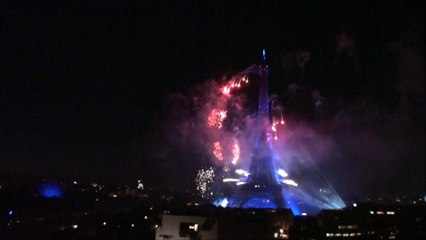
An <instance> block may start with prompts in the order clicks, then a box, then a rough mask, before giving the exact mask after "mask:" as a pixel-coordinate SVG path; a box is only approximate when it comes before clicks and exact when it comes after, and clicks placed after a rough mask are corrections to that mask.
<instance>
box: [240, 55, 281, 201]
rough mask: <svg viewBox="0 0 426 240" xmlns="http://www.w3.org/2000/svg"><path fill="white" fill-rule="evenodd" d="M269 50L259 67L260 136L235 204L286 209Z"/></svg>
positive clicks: (257, 136)
mask: <svg viewBox="0 0 426 240" xmlns="http://www.w3.org/2000/svg"><path fill="white" fill-rule="evenodd" d="M265 55H266V54H265V50H263V63H262V64H261V65H260V66H259V68H258V70H259V73H258V74H259V77H260V78H259V108H258V114H257V126H256V138H255V142H254V147H253V152H252V156H251V165H250V170H249V173H250V175H249V176H248V178H247V181H246V183H245V184H243V185H241V186H240V188H239V190H238V193H237V196H236V199H235V204H236V206H238V207H244V208H248V207H253V208H284V207H285V204H284V198H283V195H282V185H281V184H280V183H279V181H278V179H277V177H276V171H275V166H274V160H273V155H272V146H271V141H272V134H271V125H270V120H269V101H268V75H269V67H268V65H267V64H266V56H265Z"/></svg>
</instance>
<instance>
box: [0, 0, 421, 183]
mask: <svg viewBox="0 0 426 240" xmlns="http://www.w3.org/2000/svg"><path fill="white" fill-rule="evenodd" d="M423 7H424V4H420V3H417V2H408V3H407V2H389V1H377V2H374V3H370V2H369V1H366V2H363V1H355V2H347V1H336V2H334V1H332V2H329V1H327V2H325V1H318V2H317V1H315V2H313V1H312V2H311V1H308V2H302V3H299V2H284V3H283V2H272V1H265V2H254V1H242V2H233V3H225V2H220V3H215V4H213V3H203V2H184V3H178V2H176V1H170V2H163V1H161V2H150V3H135V2H97V1H91V2H86V1H81V2H68V3H66V4H64V3H53V2H50V3H47V2H37V3H32V2H18V3H16V2H1V4H0V24H1V26H0V27H1V28H0V54H1V55H0V61H1V62H0V66H1V68H0V69H1V70H0V114H1V118H0V175H2V174H4V175H16V176H20V175H27V174H35V175H52V176H58V175H62V174H64V175H68V176H74V175H76V176H80V177H85V178H88V179H90V178H101V179H105V178H108V179H110V180H120V179H129V178H130V179H131V178H136V177H138V176H140V175H142V176H144V175H146V176H149V175H150V174H148V173H147V172H149V169H151V168H153V167H154V168H155V164H156V163H155V162H153V161H150V160H149V159H147V158H148V156H149V154H147V155H144V153H143V152H144V151H149V148H151V147H155V146H154V145H155V144H160V143H158V142H156V143H153V142H151V141H149V137H150V136H152V135H153V134H155V133H156V132H157V130H159V128H160V126H159V125H158V122H156V121H155V120H157V118H156V117H155V116H156V114H157V112H159V110H160V109H161V108H162V106H161V104H162V102H163V101H162V99H163V98H164V97H165V96H166V95H167V94H168V93H170V92H175V91H181V90H182V89H184V88H187V87H190V86H192V85H194V84H195V83H199V82H203V81H205V79H207V78H208V77H209V76H212V75H214V74H216V73H221V72H226V71H232V70H238V69H242V68H245V67H247V66H248V65H250V64H252V63H256V62H257V61H258V58H259V55H260V54H259V53H260V51H261V49H262V48H267V49H268V51H269V53H270V55H272V56H274V55H279V54H281V53H282V52H283V51H285V50H289V49H290V50H292V49H307V50H309V51H311V52H312V53H313V55H314V54H317V55H320V54H322V53H327V52H331V51H333V50H334V48H335V37H336V35H337V34H338V33H339V32H340V31H341V30H344V29H346V30H349V31H351V32H352V33H353V35H354V36H355V37H356V38H357V39H358V41H359V43H360V45H359V46H360V48H361V49H362V50H363V53H364V56H363V58H364V59H370V60H369V61H371V62H372V64H371V65H375V64H376V65H379V63H380V62H381V60H384V59H380V57H383V56H379V57H378V59H374V58H375V57H376V56H377V55H376V53H377V49H378V48H385V47H386V44H388V43H391V42H394V41H395V40H396V39H398V38H400V37H401V36H402V35H403V33H404V32H405V31H408V30H409V29H410V28H411V27H412V26H414V25H416V21H417V22H420V23H421V24H424V15H423V14H424V12H423V10H420V9H423ZM422 30H423V32H422V34H424V25H423V29H422Z"/></svg>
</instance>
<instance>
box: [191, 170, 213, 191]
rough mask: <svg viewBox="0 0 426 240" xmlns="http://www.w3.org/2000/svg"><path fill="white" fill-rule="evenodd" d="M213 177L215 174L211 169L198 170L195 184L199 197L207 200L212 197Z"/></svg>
mask: <svg viewBox="0 0 426 240" xmlns="http://www.w3.org/2000/svg"><path fill="white" fill-rule="evenodd" d="M214 177H215V172H214V169H213V167H209V168H204V169H200V170H198V173H197V177H196V178H195V184H196V188H197V191H198V192H199V193H200V196H201V197H203V198H208V197H210V196H212V195H213V192H212V191H211V185H212V184H213V182H214Z"/></svg>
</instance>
